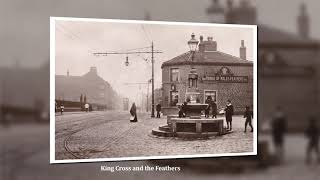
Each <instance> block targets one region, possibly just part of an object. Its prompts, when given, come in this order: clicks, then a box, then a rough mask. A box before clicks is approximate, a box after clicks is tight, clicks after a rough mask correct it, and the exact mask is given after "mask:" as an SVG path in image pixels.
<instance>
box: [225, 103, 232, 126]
mask: <svg viewBox="0 0 320 180" xmlns="http://www.w3.org/2000/svg"><path fill="white" fill-rule="evenodd" d="M224 111H225V116H226V121H227V130H229V131H231V130H232V116H233V105H232V104H231V100H230V99H229V100H228V101H227V106H226V108H225V109H224Z"/></svg>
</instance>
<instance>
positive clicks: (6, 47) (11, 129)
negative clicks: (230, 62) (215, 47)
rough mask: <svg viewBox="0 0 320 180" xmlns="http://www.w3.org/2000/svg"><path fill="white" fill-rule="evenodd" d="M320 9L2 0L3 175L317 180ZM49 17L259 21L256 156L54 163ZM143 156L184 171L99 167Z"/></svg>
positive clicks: (234, 0)
mask: <svg viewBox="0 0 320 180" xmlns="http://www.w3.org/2000/svg"><path fill="white" fill-rule="evenodd" d="M318 7H320V2H318V1H315V0H314V1H306V0H305V1H304V0H280V1H279V0H278V1H277V0H269V1H262V0H255V1H254V0H220V1H219V0H201V1H193V0H162V1H156V0H134V1H132V0H118V1H111V0H64V1H62V0H59V1H49V0H29V1H22V0H0V21H1V22H2V24H1V26H0V47H1V51H0V52H1V53H0V108H1V109H0V179H5V180H11V179H23V180H25V179H26V180H28V179H88V178H91V179H106V178H118V179H124V178H126V179H149V178H150V177H153V178H157V179H194V178H198V179H200V178H201V179H212V178H215V179H239V178H240V179H280V178H282V179H317V178H318V176H319V172H318V170H319V167H320V164H319V156H317V153H316V151H317V146H318V141H319V130H318V128H317V127H319V125H318V124H319V117H318V116H319V109H318V107H319V102H320V81H319V77H320V62H319V60H320V41H319V39H320V24H319V23H318V21H317V17H318V16H319V12H318ZM50 16H64V17H85V18H107V19H137V20H155V21H183V22H216V23H229V24H256V25H258V78H259V81H258V103H259V104H258V111H259V113H258V127H259V131H258V140H259V142H258V148H259V149H258V151H259V153H258V154H259V155H258V156H257V157H256V156H252V157H232V158H231V157H230V158H229V157H225V158H201V159H178V160H158V161H128V162H108V163H107V162H105V163H80V164H59V165H57V164H56V165H50V164H49V93H50V87H49V73H50V72H49V69H50V67H49V51H50V49H49V34H50V32H49V23H50V22H49V17H50ZM66 33H69V36H70V38H71V39H72V38H73V39H75V40H77V41H80V42H82V43H83V44H85V46H87V47H88V49H90V50H96V49H95V48H92V47H91V45H90V41H84V40H82V39H81V37H80V39H77V38H76V35H75V34H73V33H74V32H66ZM151 39H152V37H151ZM217 148H218V147H217ZM318 151H319V150H318ZM310 155H312V156H310ZM318 155H319V152H318ZM145 164H149V165H162V166H166V165H170V166H181V167H182V170H181V171H180V172H167V173H161V176H159V174H160V172H148V173H139V172H135V173H133V172H127V173H126V172H121V173H120V172H115V173H110V172H102V171H100V166H101V165H108V166H116V165H119V166H140V165H145ZM155 175H157V176H156V177H154V176H155Z"/></svg>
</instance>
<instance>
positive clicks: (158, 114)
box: [156, 103, 161, 118]
mask: <svg viewBox="0 0 320 180" xmlns="http://www.w3.org/2000/svg"><path fill="white" fill-rule="evenodd" d="M156 110H157V118H160V112H161V104H160V103H158V104H157V106H156Z"/></svg>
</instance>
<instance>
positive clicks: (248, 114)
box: [243, 106, 253, 132]
mask: <svg viewBox="0 0 320 180" xmlns="http://www.w3.org/2000/svg"><path fill="white" fill-rule="evenodd" d="M243 117H244V118H246V122H245V123H244V132H247V125H248V124H249V126H250V127H251V132H253V127H252V118H253V112H252V111H251V110H250V107H249V106H246V111H245V112H244V116H243Z"/></svg>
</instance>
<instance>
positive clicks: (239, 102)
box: [161, 34, 253, 115]
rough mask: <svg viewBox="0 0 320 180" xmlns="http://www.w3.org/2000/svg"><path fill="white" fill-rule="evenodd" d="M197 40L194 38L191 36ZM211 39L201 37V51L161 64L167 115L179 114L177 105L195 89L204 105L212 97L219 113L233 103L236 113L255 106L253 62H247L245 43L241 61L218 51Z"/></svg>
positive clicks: (192, 36)
mask: <svg viewBox="0 0 320 180" xmlns="http://www.w3.org/2000/svg"><path fill="white" fill-rule="evenodd" d="M191 38H194V35H193V34H192V35H191ZM217 46H218V44H217V42H216V41H214V39H213V38H212V37H208V38H207V40H204V39H203V36H200V43H199V45H198V49H197V50H196V51H195V52H194V53H191V52H186V53H183V54H181V55H179V56H177V57H174V58H173V59H171V60H169V61H166V62H164V63H163V64H162V66H161V68H162V89H163V91H162V93H163V94H162V105H163V108H162V110H163V113H164V114H166V115H170V114H176V113H177V112H178V107H177V104H181V103H183V102H184V101H185V100H186V98H187V97H186V93H187V92H189V90H191V89H194V90H196V91H197V92H198V94H199V96H200V98H199V99H197V102H199V103H204V102H205V99H206V98H207V97H208V96H211V97H212V99H213V100H214V101H216V103H217V107H218V111H219V110H220V109H222V108H224V107H225V105H226V103H227V100H228V99H230V100H231V101H232V104H233V106H234V111H235V113H240V112H243V111H244V110H245V106H250V107H251V108H252V105H253V62H252V61H249V60H247V58H246V47H245V41H244V40H242V41H241V42H239V52H240V53H239V54H240V56H239V57H236V56H233V55H230V54H226V53H224V52H221V51H218V47H217Z"/></svg>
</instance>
